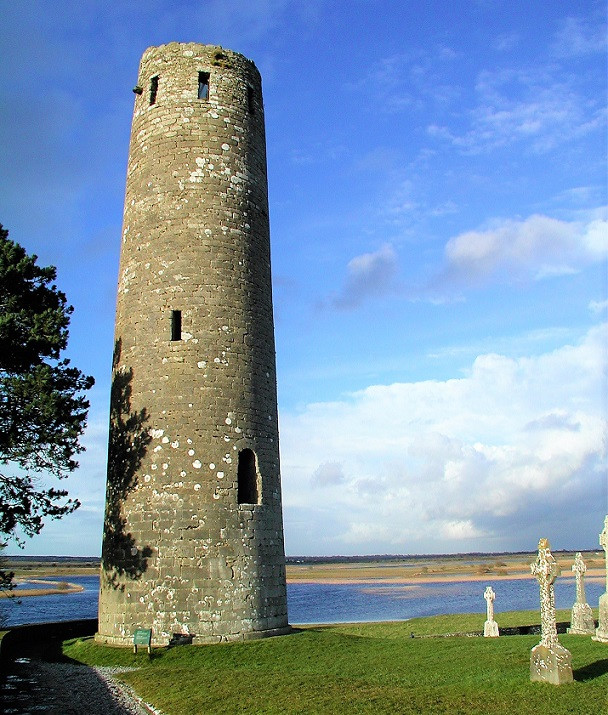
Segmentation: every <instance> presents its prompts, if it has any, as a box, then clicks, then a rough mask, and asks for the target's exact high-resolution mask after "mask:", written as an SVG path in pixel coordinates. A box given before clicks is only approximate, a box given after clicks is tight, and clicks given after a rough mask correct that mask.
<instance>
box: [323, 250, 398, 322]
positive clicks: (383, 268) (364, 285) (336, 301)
mask: <svg viewBox="0 0 608 715" xmlns="http://www.w3.org/2000/svg"><path fill="white" fill-rule="evenodd" d="M346 268H347V276H346V281H345V284H344V286H343V288H342V290H341V291H340V292H339V293H338V294H337V295H336V296H334V298H333V299H332V301H331V303H332V305H333V307H335V308H340V309H345V310H351V309H353V308H357V307H358V306H359V305H361V303H362V302H363V301H364V300H366V299H368V298H371V297H374V296H378V295H384V294H386V293H387V292H388V291H390V289H391V287H392V282H393V279H394V277H395V274H396V272H397V254H396V253H395V251H394V249H393V247H392V246H391V245H390V244H388V243H386V244H384V245H383V246H382V247H381V248H379V249H378V250H377V251H375V252H374V253H363V254H361V255H359V256H355V257H354V258H352V259H351V260H350V261H349V262H348V265H347V267H346Z"/></svg>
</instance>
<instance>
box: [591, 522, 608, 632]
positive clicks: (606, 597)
mask: <svg viewBox="0 0 608 715" xmlns="http://www.w3.org/2000/svg"><path fill="white" fill-rule="evenodd" d="M600 546H601V547H602V548H603V549H604V552H605V554H606V591H605V592H604V593H603V594H602V595H601V596H600V623H599V626H598V627H597V629H596V631H595V636H594V638H593V640H594V641H599V642H600V643H608V516H606V519H605V520H604V530H603V531H602V533H601V534H600Z"/></svg>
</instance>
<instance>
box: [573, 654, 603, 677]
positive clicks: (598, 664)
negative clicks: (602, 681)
mask: <svg viewBox="0 0 608 715" xmlns="http://www.w3.org/2000/svg"><path fill="white" fill-rule="evenodd" d="M606 673H608V659H606V658H604V659H603V660H596V661H595V663H589V665H586V666H584V667H583V668H576V669H575V670H573V673H572V674H573V675H574V680H577V681H579V682H585V681H586V680H593V679H594V678H599V677H600V676H601V675H606Z"/></svg>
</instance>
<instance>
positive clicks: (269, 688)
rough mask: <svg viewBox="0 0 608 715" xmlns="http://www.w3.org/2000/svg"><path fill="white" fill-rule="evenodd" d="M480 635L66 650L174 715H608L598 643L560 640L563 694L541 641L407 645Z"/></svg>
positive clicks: (419, 632) (521, 620)
mask: <svg viewBox="0 0 608 715" xmlns="http://www.w3.org/2000/svg"><path fill="white" fill-rule="evenodd" d="M562 616H564V617H563V618H562ZM568 617H569V612H567V611H564V612H563V613H559V614H558V619H559V620H567V619H568ZM497 620H498V622H499V624H500V625H502V626H505V627H506V626H511V625H513V626H515V625H527V624H530V623H535V622H536V623H537V622H538V614H537V613H536V612H530V613H513V614H507V613H501V614H499V616H497ZM482 625H483V621H482V619H480V616H479V614H471V615H457V616H437V617H433V618H417V619H413V620H411V621H407V622H401V623H365V624H345V625H332V626H318V627H306V628H302V629H300V630H298V631H297V632H295V633H294V634H292V635H290V636H283V637H280V638H270V639H267V640H261V641H253V642H248V643H234V644H229V645H219V646H198V647H196V646H181V647H178V648H171V649H157V650H155V651H154V653H153V657H152V658H151V659H150V658H148V656H147V655H146V654H145V653H140V654H138V655H137V656H135V655H133V653H132V652H131V651H129V650H126V649H124V650H123V649H113V648H108V647H104V646H100V645H98V644H96V643H95V642H94V641H93V640H92V639H83V640H81V639H78V640H72V641H66V643H65V644H64V654H65V655H66V656H67V657H69V658H72V659H74V660H77V661H80V662H84V663H88V664H91V665H93V664H96V665H137V666H138V670H135V671H131V672H128V673H124V674H122V675H121V676H120V677H122V678H123V679H124V681H125V682H127V683H129V684H130V685H131V686H132V687H133V688H134V689H135V690H136V691H137V692H138V693H139V695H140V696H141V697H143V698H144V700H146V701H147V702H149V703H151V704H153V705H154V706H155V707H156V708H159V709H160V710H161V711H162V712H163V713H166V714H167V715H181V714H182V713H183V714H184V715H186V714H187V715H191V714H192V713H197V714H198V713H205V714H208V713H222V714H229V713H239V714H240V713H243V714H247V713H263V714H264V715H275V714H278V713H306V714H307V715H311V714H316V713H348V714H349V715H358V714H359V713H374V714H382V713H387V714H388V713H390V714H391V715H393V714H396V713H450V714H453V715H458V714H460V713H462V714H463V715H464V714H465V713H466V714H467V715H471V714H473V713H479V714H481V713H484V715H485V714H488V713H489V714H491V713H505V714H507V713H509V715H513V714H519V713H523V714H525V713H530V714H532V713H534V714H535V715H537V714H538V713H550V714H553V713H555V714H556V715H557V714H560V713H576V715H600V714H607V713H608V646H606V645H605V644H601V643H596V642H594V641H592V640H591V638H589V637H583V636H568V635H562V636H560V641H561V643H562V644H563V645H564V646H565V647H566V648H568V649H569V650H570V651H571V653H572V661H573V669H574V677H575V682H574V683H572V684H568V685H563V686H560V687H556V686H552V685H546V684H540V683H530V681H529V662H530V649H531V648H532V647H533V646H534V645H536V643H538V641H539V637H538V636H504V637H501V638H498V639H489V638H471V637H466V636H456V637H451V638H430V637H415V638H411V637H410V633H411V632H412V631H413V632H414V633H415V634H416V636H428V635H436V634H442V633H457V632H467V631H475V630H476V631H479V629H480V627H481V626H482Z"/></svg>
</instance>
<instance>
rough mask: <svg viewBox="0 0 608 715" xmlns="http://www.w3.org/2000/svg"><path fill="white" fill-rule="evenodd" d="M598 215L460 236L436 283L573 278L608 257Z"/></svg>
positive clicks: (504, 225) (498, 226) (512, 224)
mask: <svg viewBox="0 0 608 715" xmlns="http://www.w3.org/2000/svg"><path fill="white" fill-rule="evenodd" d="M601 214H602V215H601V216H600V217H596V216H592V217H590V219H589V220H588V221H587V223H584V222H568V221H561V220H558V219H555V218H551V217H549V216H543V215H539V214H536V215H533V216H529V217H528V218H527V219H524V220H513V219H506V220H496V221H494V222H492V224H491V225H490V226H489V227H488V228H485V229H483V230H476V231H467V232H465V233H461V234H459V235H458V236H454V237H453V238H451V239H450V240H449V241H448V242H447V244H446V246H445V252H444V253H445V263H446V268H445V271H444V273H443V274H442V275H441V276H440V282H441V283H443V284H445V283H446V282H447V283H453V284H457V285H463V286H472V285H478V284H483V283H485V282H488V281H490V280H493V279H498V280H499V281H501V282H512V281H519V280H522V279H533V280H541V279H543V278H550V277H555V276H560V275H568V274H571V273H576V272H578V271H579V270H581V269H582V268H583V267H585V266H586V265H590V264H592V263H596V262H597V261H600V260H604V259H605V258H606V256H607V255H608V223H607V221H606V210H605V209H602V211H601Z"/></svg>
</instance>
